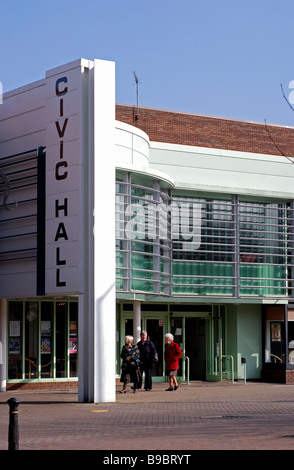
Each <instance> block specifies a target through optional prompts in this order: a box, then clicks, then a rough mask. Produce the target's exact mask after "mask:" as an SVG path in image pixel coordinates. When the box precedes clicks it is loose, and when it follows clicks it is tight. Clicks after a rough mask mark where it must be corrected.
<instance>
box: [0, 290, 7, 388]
mask: <svg viewBox="0 0 294 470" xmlns="http://www.w3.org/2000/svg"><path fill="white" fill-rule="evenodd" d="M6 332H7V302H6V299H0V392H5V391H6V363H7V360H6V350H7V348H6V345H7V343H6Z"/></svg>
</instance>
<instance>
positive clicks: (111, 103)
mask: <svg viewBox="0 0 294 470" xmlns="http://www.w3.org/2000/svg"><path fill="white" fill-rule="evenodd" d="M89 97H90V99H89V129H88V132H89V158H88V160H87V161H86V162H85V169H84V171H85V178H86V179H88V181H86V188H85V203H84V211H85V227H86V228H85V234H84V237H85V240H84V253H85V259H84V263H85V270H84V272H85V294H84V295H82V296H81V297H80V299H81V305H80V308H81V311H80V315H79V319H80V325H79V334H80V336H79V342H80V347H81V351H80V355H79V359H81V363H80V362H79V370H80V368H82V370H81V371H80V372H79V401H83V402H85V401H88V402H94V403H105V402H114V401H115V399H116V397H115V375H116V374H115V349H116V318H115V315H116V303H115V294H116V293H115V67H114V63H113V62H107V61H101V60H95V61H94V67H93V68H92V69H91V70H90V76H89Z"/></svg>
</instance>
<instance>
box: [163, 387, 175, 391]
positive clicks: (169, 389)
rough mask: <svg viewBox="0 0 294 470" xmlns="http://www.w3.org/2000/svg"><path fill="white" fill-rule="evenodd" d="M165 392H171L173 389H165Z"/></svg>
mask: <svg viewBox="0 0 294 470" xmlns="http://www.w3.org/2000/svg"><path fill="white" fill-rule="evenodd" d="M165 391H166V392H173V391H174V389H173V388H172V387H169V388H167V389H166V390H165Z"/></svg>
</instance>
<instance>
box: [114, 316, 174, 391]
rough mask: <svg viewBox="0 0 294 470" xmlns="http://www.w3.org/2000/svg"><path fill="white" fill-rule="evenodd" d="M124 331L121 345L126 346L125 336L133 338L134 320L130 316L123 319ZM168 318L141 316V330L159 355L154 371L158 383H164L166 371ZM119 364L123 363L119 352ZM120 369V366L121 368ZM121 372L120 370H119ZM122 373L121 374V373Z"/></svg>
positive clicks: (122, 330)
mask: <svg viewBox="0 0 294 470" xmlns="http://www.w3.org/2000/svg"><path fill="white" fill-rule="evenodd" d="M121 325H122V329H121V345H120V351H121V348H122V346H123V345H124V338H125V335H131V336H133V319H132V318H131V317H130V315H129V314H127V315H124V316H123V317H122V324H121ZM166 325H167V318H166V315H165V316H155V315H154V316H152V317H151V316H150V315H149V316H148V315H146V314H145V315H144V313H143V314H142V316H141V330H146V331H147V334H148V338H149V339H150V340H151V341H152V342H153V343H154V346H155V348H156V351H157V353H158V362H157V363H156V364H154V366H153V370H152V377H153V379H154V380H155V382H156V381H162V379H163V377H164V374H165V369H164V355H163V354H164V334H165V333H166ZM118 362H119V364H120V363H121V359H120V352H119V361H118ZM119 367H120V366H119ZM119 370H120V369H119ZM119 373H120V372H119Z"/></svg>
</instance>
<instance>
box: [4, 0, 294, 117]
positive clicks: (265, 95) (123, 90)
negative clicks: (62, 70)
mask: <svg viewBox="0 0 294 470" xmlns="http://www.w3.org/2000/svg"><path fill="white" fill-rule="evenodd" d="M0 18H1V27H0V41H1V47H0V81H1V82H2V87H3V91H4V92H5V91H9V90H12V89H14V88H17V87H19V86H22V85H25V84H27V83H30V82H33V81H35V80H39V79H41V78H43V77H44V76H45V72H46V70H49V69H51V68H54V67H56V66H59V65H62V64H64V63H67V62H70V61H72V60H75V59H78V58H80V57H83V58H86V59H94V58H96V59H105V60H111V61H114V62H115V63H116V101H117V103H124V104H131V105H135V104H136V86H135V81H134V76H133V71H135V72H136V74H137V76H138V77H139V79H140V85H139V105H141V106H147V107H154V108H161V109H168V110H174V111H183V112H189V113H196V114H202V115H208V116H220V117H225V118H233V119H242V120H247V121H255V122H262V123H263V122H264V120H265V119H266V121H267V123H272V124H280V125H288V126H294V111H292V110H291V109H290V107H289V106H288V104H287V102H286V101H285V99H284V98H283V95H282V92H281V87H280V85H281V84H282V85H283V88H284V91H285V95H286V97H288V96H289V93H290V91H291V89H290V88H289V83H290V81H291V80H294V26H293V25H294V2H293V0H281V1H280V2H278V1H277V0H246V1H244V0H242V1H241V0H221V1H220V0H181V1H179V0H177V1H176V0H146V1H144V0H136V1H135V0H28V1H25V0H1V4H0Z"/></svg>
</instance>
